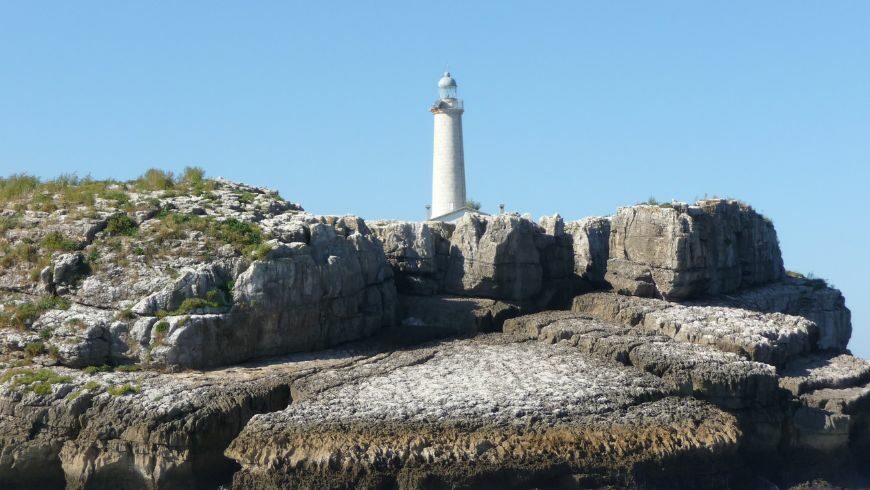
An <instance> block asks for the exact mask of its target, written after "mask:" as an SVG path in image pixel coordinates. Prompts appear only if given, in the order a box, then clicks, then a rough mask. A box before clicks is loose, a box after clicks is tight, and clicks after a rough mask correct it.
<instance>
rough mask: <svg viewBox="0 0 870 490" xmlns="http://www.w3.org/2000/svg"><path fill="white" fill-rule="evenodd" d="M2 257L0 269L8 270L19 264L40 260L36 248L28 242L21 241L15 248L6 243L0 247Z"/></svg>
mask: <svg viewBox="0 0 870 490" xmlns="http://www.w3.org/2000/svg"><path fill="white" fill-rule="evenodd" d="M0 251H2V252H3V256H2V257H0V268H3V269H9V268H11V267H12V266H14V265H16V264H20V263H28V264H29V263H34V262H38V261H39V259H40V256H39V252H38V250H37V248H36V247H35V246H34V245H33V244H32V243H29V242H26V241H21V242H19V243H17V244H16V245H15V246H11V245H9V244H8V243H6V244H3V245H0Z"/></svg>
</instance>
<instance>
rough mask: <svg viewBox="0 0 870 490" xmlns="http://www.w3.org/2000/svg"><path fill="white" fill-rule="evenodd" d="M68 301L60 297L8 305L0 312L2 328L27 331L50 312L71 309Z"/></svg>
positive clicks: (46, 297)
mask: <svg viewBox="0 0 870 490" xmlns="http://www.w3.org/2000/svg"><path fill="white" fill-rule="evenodd" d="M69 306H70V303H69V301H68V300H66V299H64V298H61V297H60V296H43V297H42V298H40V299H39V300H37V301H36V302H29V301H28V302H26V303H21V304H18V305H7V306H6V308H4V310H3V312H0V327H12V328H18V329H21V330H23V329H25V328H27V327H28V326H30V325H32V324H33V322H34V321H36V319H37V318H39V317H40V316H41V315H42V314H43V313H45V312H46V311H48V310H66V309H69Z"/></svg>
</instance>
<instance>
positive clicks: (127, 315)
mask: <svg viewBox="0 0 870 490" xmlns="http://www.w3.org/2000/svg"><path fill="white" fill-rule="evenodd" d="M115 318H116V319H117V320H132V319H134V318H136V314H135V313H133V310H131V309H130V308H124V309H123V310H120V311H118V313H116V314H115Z"/></svg>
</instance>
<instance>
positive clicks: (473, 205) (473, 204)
mask: <svg viewBox="0 0 870 490" xmlns="http://www.w3.org/2000/svg"><path fill="white" fill-rule="evenodd" d="M465 207H466V208H468V209H473V210H475V211H480V201H475V200H474V199H469V200H467V201H465Z"/></svg>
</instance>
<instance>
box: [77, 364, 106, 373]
mask: <svg viewBox="0 0 870 490" xmlns="http://www.w3.org/2000/svg"><path fill="white" fill-rule="evenodd" d="M82 372H84V373H85V374H88V375H91V376H93V375H95V374H97V373H111V372H112V366H109V365H108V364H103V365H102V366H88V367H86V368H84V369H82Z"/></svg>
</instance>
